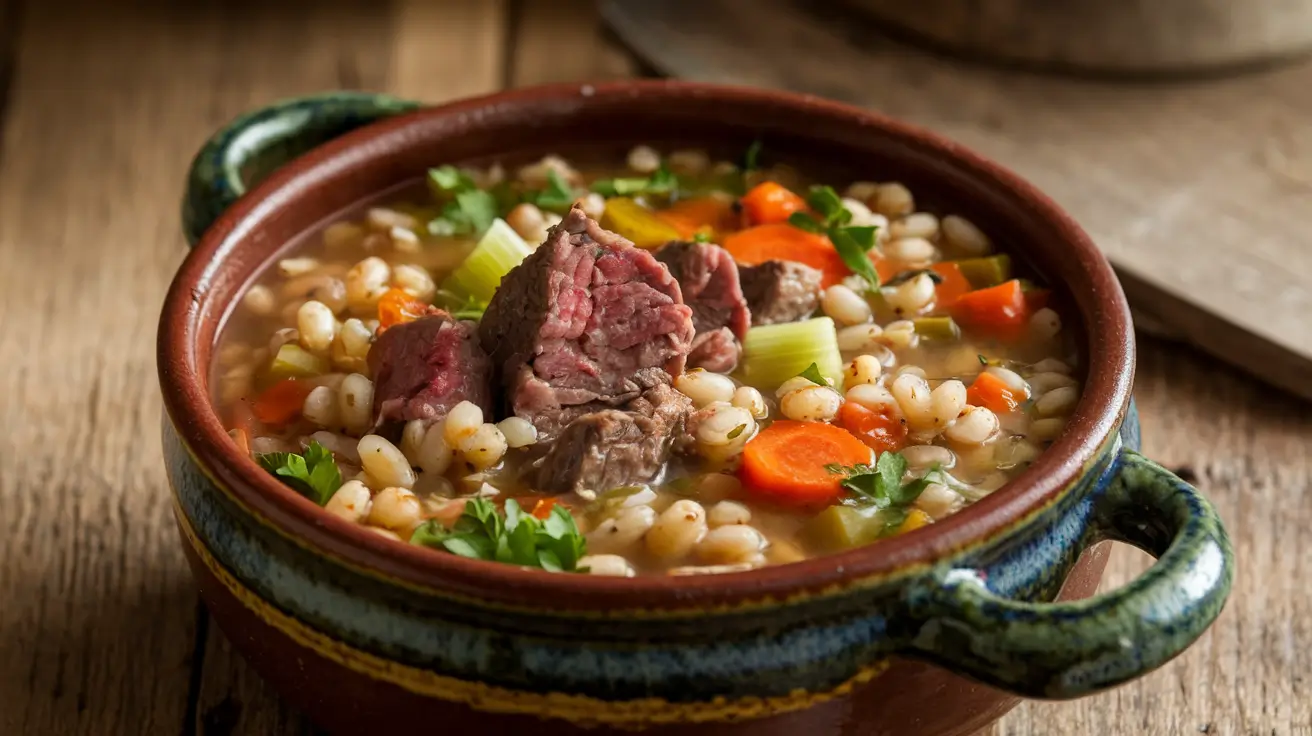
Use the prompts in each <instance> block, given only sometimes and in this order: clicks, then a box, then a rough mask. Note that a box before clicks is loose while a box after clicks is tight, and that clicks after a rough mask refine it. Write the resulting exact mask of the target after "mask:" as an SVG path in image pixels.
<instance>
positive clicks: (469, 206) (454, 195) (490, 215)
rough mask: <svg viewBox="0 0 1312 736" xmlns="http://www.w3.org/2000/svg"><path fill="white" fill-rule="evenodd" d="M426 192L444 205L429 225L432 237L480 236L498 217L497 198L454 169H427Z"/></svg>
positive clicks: (464, 173) (443, 167)
mask: <svg viewBox="0 0 1312 736" xmlns="http://www.w3.org/2000/svg"><path fill="white" fill-rule="evenodd" d="M428 189H429V191H430V192H432V194H433V197H434V198H435V199H436V200H437V201H438V203H439V204H443V207H442V214H441V215H439V216H438V217H436V218H434V219H432V220H430V221H429V223H428V232H429V233H430V234H432V235H482V234H483V233H484V232H486V231H487V229H488V228H489V227H492V221H493V220H495V219H496V217H497V212H498V207H497V198H496V197H495V196H493V194H492V193H491V192H487V191H484V190H482V189H479V188H478V185H477V184H475V183H474V178H473V177H472V176H470V175H469V173H468V172H465V171H461V170H460V169H457V168H456V167H454V166H449V165H448V166H439V167H437V168H435V169H429V170H428Z"/></svg>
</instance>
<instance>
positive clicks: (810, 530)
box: [802, 506, 871, 552]
mask: <svg viewBox="0 0 1312 736" xmlns="http://www.w3.org/2000/svg"><path fill="white" fill-rule="evenodd" d="M870 524H871V518H870V513H869V511H866V512H864V513H863V512H862V511H861V510H858V509H854V508H852V507H850V506H830V507H829V508H827V509H825V510H824V511H821V512H820V513H818V514H816V515H815V516H814V517H812V518H811V520H810V521H808V522H806V526H804V527H802V534H803V536H805V537H806V538H807V541H809V542H810V543H811V544H813V545H815V546H816V547H819V548H821V549H823V550H825V551H828V552H839V551H842V550H845V549H850V548H852V547H855V546H857V545H859V544H865V540H866V538H867V537H868V536H869V535H868V534H867V532H866V529H867V528H868V527H869V526H870Z"/></svg>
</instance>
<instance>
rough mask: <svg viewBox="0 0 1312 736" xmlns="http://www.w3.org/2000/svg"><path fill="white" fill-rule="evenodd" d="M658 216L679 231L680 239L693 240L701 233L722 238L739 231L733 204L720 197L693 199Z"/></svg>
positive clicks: (671, 206)
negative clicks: (692, 238) (694, 236)
mask: <svg viewBox="0 0 1312 736" xmlns="http://www.w3.org/2000/svg"><path fill="white" fill-rule="evenodd" d="M656 216H657V217H659V218H661V219H662V220H664V221H665V222H667V223H669V224H670V225H671V226H673V227H674V229H675V230H678V231H679V237H682V238H691V237H692V236H693V235H696V234H697V233H699V232H702V233H706V234H707V235H709V236H712V237H715V236H722V235H724V234H727V233H731V232H733V231H735V230H737V229H738V227H739V224H740V223H739V218H738V213H736V212H734V210H733V204H732V203H731V202H727V201H725V200H724V199H721V198H719V197H693V198H691V199H681V200H679V201H678V202H675V203H674V204H672V205H670V206H669V207H666V208H665V209H663V210H659V211H657V212H656Z"/></svg>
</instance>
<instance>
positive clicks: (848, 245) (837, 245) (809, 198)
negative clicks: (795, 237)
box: [788, 186, 879, 289]
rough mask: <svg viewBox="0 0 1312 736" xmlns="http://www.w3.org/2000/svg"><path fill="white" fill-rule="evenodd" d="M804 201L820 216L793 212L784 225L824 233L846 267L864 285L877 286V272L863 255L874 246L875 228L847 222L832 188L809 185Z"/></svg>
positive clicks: (848, 216)
mask: <svg viewBox="0 0 1312 736" xmlns="http://www.w3.org/2000/svg"><path fill="white" fill-rule="evenodd" d="M806 203H807V204H808V205H809V206H810V207H811V209H813V210H815V211H816V212H817V213H819V214H820V216H821V217H822V218H824V219H823V220H817V219H816V218H815V216H814V215H812V214H811V213H809V212H794V213H793V214H792V215H790V216H789V217H788V224H790V225H792V226H793V227H796V228H799V229H801V230H805V231H807V232H811V233H818V234H825V235H828V236H829V240H830V242H832V243H833V244H834V250H836V251H838V255H839V257H840V258H842V259H843V263H844V264H845V265H846V266H847V267H848V269H850V270H851V271H852V273H854V274H856V275H858V276H860V277H861V278H863V279H865V281H866V284H867V288H870V289H874V288H877V287H878V286H879V273H878V272H876V271H875V267H874V264H872V263H871V262H870V256H869V255H867V254H868V253H869V252H870V249H871V248H873V247H875V233H876V231H877V230H878V229H879V228H877V227H875V226H873V225H852V224H850V223H851V222H852V213H851V211H849V210H848V209H847V208H846V207H844V206H843V198H842V197H839V196H838V192H835V191H834V188H833V187H828V186H813V187H811V189H810V191H808V192H807V195H806Z"/></svg>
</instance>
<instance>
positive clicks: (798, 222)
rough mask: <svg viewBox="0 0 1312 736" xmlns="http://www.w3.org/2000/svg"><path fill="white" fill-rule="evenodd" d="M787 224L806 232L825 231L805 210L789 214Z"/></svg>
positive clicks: (817, 232)
mask: <svg viewBox="0 0 1312 736" xmlns="http://www.w3.org/2000/svg"><path fill="white" fill-rule="evenodd" d="M788 224H789V225H792V226H793V227H795V228H797V229H798V230H805V231H807V232H808V233H816V234H817V235H818V234H820V233H823V232H824V231H825V226H824V225H822V224H820V221H819V220H817V219H815V218H814V217H812V216H811V215H810V214H808V213H806V212H794V213H793V214H791V215H789V216H788Z"/></svg>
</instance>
